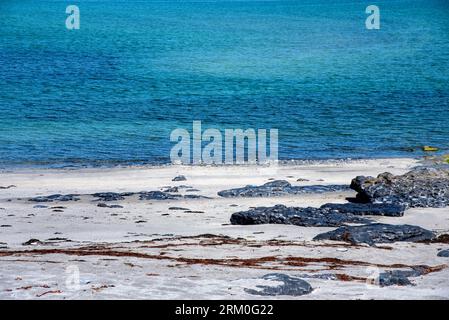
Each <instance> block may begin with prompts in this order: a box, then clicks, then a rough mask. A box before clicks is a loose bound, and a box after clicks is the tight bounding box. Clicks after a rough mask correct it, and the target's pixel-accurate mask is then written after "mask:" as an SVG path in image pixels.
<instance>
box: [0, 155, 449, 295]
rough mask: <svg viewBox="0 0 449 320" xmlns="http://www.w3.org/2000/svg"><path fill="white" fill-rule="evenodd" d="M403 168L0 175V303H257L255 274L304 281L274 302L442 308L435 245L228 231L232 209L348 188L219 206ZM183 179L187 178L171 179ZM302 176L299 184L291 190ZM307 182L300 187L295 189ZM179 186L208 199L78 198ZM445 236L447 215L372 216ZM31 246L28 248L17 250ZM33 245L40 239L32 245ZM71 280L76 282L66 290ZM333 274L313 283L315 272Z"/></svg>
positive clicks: (295, 229) (308, 202)
mask: <svg viewBox="0 0 449 320" xmlns="http://www.w3.org/2000/svg"><path fill="white" fill-rule="evenodd" d="M416 165H417V160H413V159H377V160H353V161H329V162H321V163H320V162H316V163H310V164H302V165H301V164H295V165H282V166H279V167H277V168H273V167H257V166H229V167H225V166H221V167H220V166H218V167H213V166H210V167H208V166H164V167H127V168H109V169H106V168H90V169H74V170H70V169H60V170H56V169H45V170H44V169H40V170H39V169H26V170H25V169H20V170H12V171H6V170H3V172H1V173H0V186H2V187H3V189H1V190H0V215H1V223H0V224H1V227H0V299H16V298H25V299H31V298H33V299H34V298H40V299H109V298H118V299H259V298H264V299H266V298H270V297H266V296H257V295H252V294H249V293H248V292H247V291H245V289H248V288H255V287H256V286H257V285H265V284H266V282H268V281H266V280H261V276H263V275H265V274H269V273H283V274H288V275H292V276H298V277H300V278H303V279H304V280H306V281H307V282H309V283H310V284H311V286H312V287H313V292H312V293H310V294H308V295H304V296H301V297H289V296H282V295H281V296H274V297H271V298H274V299H292V298H294V299H448V298H449V268H447V265H449V258H443V257H438V256H437V252H438V250H439V249H447V248H449V245H447V244H446V245H445V244H437V243H435V244H424V243H407V242H401V243H393V244H385V245H379V246H377V247H369V246H365V245H363V246H358V245H357V246H356V245H350V244H348V243H343V242H331V241H313V240H312V239H313V237H314V236H316V235H317V234H319V233H322V232H325V231H329V230H332V229H335V228H322V227H299V226H293V225H250V226H237V225H231V224H230V220H229V219H230V216H231V214H232V213H234V212H237V211H243V210H247V209H249V208H250V207H256V206H272V205H276V204H284V205H287V206H298V207H307V206H312V207H317V206H320V205H322V204H325V203H329V202H333V203H344V202H346V200H345V198H346V197H352V196H354V195H355V192H353V191H347V192H346V191H345V192H329V193H323V194H303V195H291V196H285V197H267V198H222V197H219V196H218V195H217V192H218V191H220V190H223V189H229V188H236V187H243V186H245V185H248V184H252V185H260V184H263V183H266V182H268V181H270V179H276V180H287V181H289V182H290V183H291V184H292V185H299V186H306V185H321V184H322V185H328V184H349V183H350V181H351V179H352V178H354V177H356V176H358V175H372V176H377V175H378V174H379V173H383V172H386V171H388V172H391V173H393V174H403V173H405V172H407V171H408V170H409V169H410V168H412V167H413V166H416ZM178 175H184V176H185V177H186V179H187V180H186V181H172V179H173V178H174V177H175V176H178ZM298 179H300V180H301V179H302V180H304V181H298ZM306 180H307V181H306ZM182 185H184V186H186V187H185V188H180V189H179V194H182V195H185V194H193V195H201V196H204V197H208V198H197V199H195V198H192V199H185V198H182V199H170V200H139V199H138V197H136V196H130V197H126V199H124V200H120V201H110V202H108V203H107V205H108V206H110V205H114V204H116V205H119V206H122V208H120V207H117V208H111V207H99V206H97V205H98V203H99V201H95V199H94V198H93V197H92V196H88V194H92V193H96V192H139V191H157V190H159V191H160V190H164V189H166V188H167V187H175V186H182ZM51 194H63V195H65V194H80V196H79V198H80V200H79V201H53V202H42V203H37V202H32V201H29V198H31V197H37V196H48V195H51ZM372 219H373V220H376V221H379V222H383V223H388V224H411V225H417V226H421V227H423V228H426V229H429V230H432V231H434V232H436V233H437V234H441V233H448V232H449V208H446V209H444V208H443V209H431V208H426V209H410V210H407V211H406V213H405V215H404V216H403V217H399V218H397V217H396V218H394V217H372ZM31 239H35V240H33V241H31V242H29V244H28V245H27V244H25V243H26V242H27V241H29V240H31ZM37 240H39V241H37ZM418 265H426V266H428V267H430V269H429V272H428V273H427V274H425V275H422V276H419V277H413V278H410V280H411V281H412V283H413V285H412V286H389V287H382V288H381V287H379V286H376V285H375V284H370V279H371V278H375V275H376V274H378V273H379V272H383V271H386V270H398V269H407V268H408V267H410V266H418ZM78 271H79V285H78V284H77V283H76V282H74V281H73V279H76V278H77V272H78ZM320 274H321V275H327V276H329V275H333V276H334V278H332V279H330V278H329V279H328V278H326V277H325V276H323V277H322V278H319V277H316V275H320Z"/></svg>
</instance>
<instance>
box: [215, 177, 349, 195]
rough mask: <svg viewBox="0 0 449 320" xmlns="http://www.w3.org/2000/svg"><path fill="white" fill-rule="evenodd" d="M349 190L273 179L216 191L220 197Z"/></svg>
mask: <svg viewBox="0 0 449 320" xmlns="http://www.w3.org/2000/svg"><path fill="white" fill-rule="evenodd" d="M348 190H350V189H349V187H348V186H347V185H313V186H292V185H291V184H290V183H289V182H288V181H285V180H275V181H270V182H267V183H265V184H263V185H261V186H251V185H248V186H246V187H242V188H235V189H229V190H222V191H219V192H218V195H219V196H220V197H224V198H235V197H246V198H255V197H279V196H285V195H295V194H305V193H324V192H336V191H348Z"/></svg>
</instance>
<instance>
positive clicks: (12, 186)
mask: <svg viewBox="0 0 449 320" xmlns="http://www.w3.org/2000/svg"><path fill="white" fill-rule="evenodd" d="M11 188H16V186H15V185H13V184H11V185H9V186H6V187H2V186H0V189H11Z"/></svg>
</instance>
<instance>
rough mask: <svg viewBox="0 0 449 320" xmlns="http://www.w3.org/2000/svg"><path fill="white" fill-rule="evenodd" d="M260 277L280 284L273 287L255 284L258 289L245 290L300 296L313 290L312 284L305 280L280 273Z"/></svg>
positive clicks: (256, 293) (265, 294) (254, 293)
mask: <svg viewBox="0 0 449 320" xmlns="http://www.w3.org/2000/svg"><path fill="white" fill-rule="evenodd" d="M262 279H264V280H269V281H275V282H282V284H281V285H278V286H273V287H271V286H257V288H259V289H260V290H254V289H245V291H246V292H247V293H249V294H252V295H259V296H302V295H305V294H309V293H311V292H312V291H313V288H312V286H311V285H310V284H309V283H308V282H307V281H304V280H302V279H299V278H296V277H291V276H288V275H286V274H282V273H270V274H266V275H264V276H263V277H262Z"/></svg>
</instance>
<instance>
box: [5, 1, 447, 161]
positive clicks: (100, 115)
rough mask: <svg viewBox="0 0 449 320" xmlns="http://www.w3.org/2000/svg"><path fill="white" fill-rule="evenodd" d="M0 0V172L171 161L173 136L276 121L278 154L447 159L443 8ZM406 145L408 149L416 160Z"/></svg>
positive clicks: (433, 4)
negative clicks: (427, 149) (439, 154)
mask: <svg viewBox="0 0 449 320" xmlns="http://www.w3.org/2000/svg"><path fill="white" fill-rule="evenodd" d="M67 4H68V3H67V1H0V21H1V23H2V26H1V27H0V166H3V167H4V166H11V165H37V164H39V165H44V166H60V165H97V164H102V165H112V164H117V163H123V164H135V163H160V162H168V161H169V152H170V148H171V147H172V146H173V145H174V144H173V143H171V142H170V139H169V136H170V132H171V131H172V130H174V129H176V128H185V129H188V130H189V131H191V130H192V121H193V120H201V121H202V124H203V127H204V128H207V127H213V128H219V129H224V128H242V129H246V128H267V129H268V128H278V129H279V156H280V158H281V159H326V158H346V157H361V158H367V157H397V156H401V157H402V156H416V155H419V154H420V151H417V150H419V148H418V146H422V145H436V146H439V147H440V148H442V149H443V152H444V151H447V150H449V141H448V137H449V125H448V119H449V72H448V71H449V10H448V9H449V4H448V3H447V2H446V1H436V0H426V1H421V0H414V1H409V0H404V1H377V2H376V4H377V5H378V6H379V7H380V9H381V17H382V20H381V29H380V30H367V29H366V28H365V18H366V17H367V15H366V14H365V8H366V6H367V5H369V4H371V3H367V2H366V3H365V2H363V1H345V0H343V1H338V3H335V4H330V2H329V1H325V0H306V1H263V2H259V1H207V2H202V1H195V2H190V1H183V2H178V1H114V0H111V1H96V0H94V1H83V0H81V1H77V4H78V5H79V7H80V10H81V29H80V30H72V31H69V30H67V29H66V28H65V18H66V16H67V15H66V14H65V8H66V6H67ZM413 150H415V151H413Z"/></svg>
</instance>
